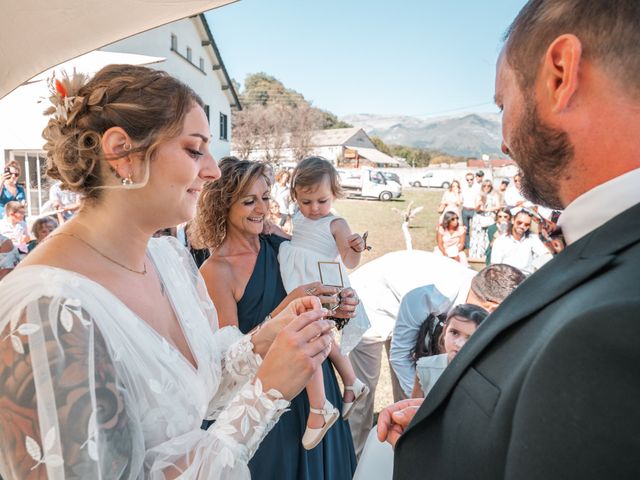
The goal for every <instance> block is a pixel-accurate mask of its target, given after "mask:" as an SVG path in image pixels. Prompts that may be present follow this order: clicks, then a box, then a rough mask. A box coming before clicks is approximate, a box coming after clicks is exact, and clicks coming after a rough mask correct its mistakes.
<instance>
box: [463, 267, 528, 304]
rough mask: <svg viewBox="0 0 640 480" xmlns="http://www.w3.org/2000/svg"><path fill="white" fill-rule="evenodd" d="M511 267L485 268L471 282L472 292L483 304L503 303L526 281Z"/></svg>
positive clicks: (522, 275)
mask: <svg viewBox="0 0 640 480" xmlns="http://www.w3.org/2000/svg"><path fill="white" fill-rule="evenodd" d="M525 278H526V277H525V275H524V273H522V272H521V271H520V270H518V269H517V268H515V267H512V266H511V265H506V264H504V263H496V264H493V265H489V266H488V267H485V268H483V269H482V270H480V271H479V272H478V274H477V275H476V276H475V277H473V280H472V281H471V291H472V292H473V293H474V295H475V296H476V297H478V298H479V299H480V300H481V301H483V302H493V303H502V301H503V300H504V299H505V298H507V297H508V296H509V295H510V294H511V292H513V291H514V290H515V289H516V287H517V286H518V285H520V284H521V283H522V281H523V280H524V279H525Z"/></svg>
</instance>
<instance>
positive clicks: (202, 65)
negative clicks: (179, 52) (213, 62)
mask: <svg viewBox="0 0 640 480" xmlns="http://www.w3.org/2000/svg"><path fill="white" fill-rule="evenodd" d="M200 70H202V71H203V72H204V58H202V57H200Z"/></svg>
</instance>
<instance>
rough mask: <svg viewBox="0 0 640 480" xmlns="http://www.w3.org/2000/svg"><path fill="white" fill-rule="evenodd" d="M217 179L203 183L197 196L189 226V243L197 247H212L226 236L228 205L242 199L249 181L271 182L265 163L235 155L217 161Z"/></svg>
mask: <svg viewBox="0 0 640 480" xmlns="http://www.w3.org/2000/svg"><path fill="white" fill-rule="evenodd" d="M219 166H220V172H221V175H220V178H219V179H218V180H216V181H214V182H207V183H205V185H204V187H203V188H202V192H201V193H200V197H199V198H198V207H197V211H196V217H195V219H194V222H193V224H192V226H191V229H190V233H191V234H192V243H193V245H194V246H197V247H198V248H209V249H211V250H215V249H216V248H218V247H219V246H220V245H222V242H224V239H225V237H226V236H227V220H228V217H229V210H231V206H232V205H233V204H234V203H236V202H237V201H238V200H239V199H240V198H242V197H243V196H244V195H245V193H246V192H247V190H248V189H249V188H250V187H251V186H252V185H253V182H255V181H256V180H258V179H260V178H264V180H265V182H267V186H269V187H270V186H271V181H270V180H269V177H268V175H267V168H268V166H267V165H266V164H264V163H260V162H252V161H250V160H238V159H237V158H236V157H224V158H223V159H222V160H220V164H219Z"/></svg>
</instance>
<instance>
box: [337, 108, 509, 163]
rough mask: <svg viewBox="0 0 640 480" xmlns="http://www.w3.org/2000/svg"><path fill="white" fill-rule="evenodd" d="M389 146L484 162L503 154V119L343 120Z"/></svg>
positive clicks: (378, 117)
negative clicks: (421, 149)
mask: <svg viewBox="0 0 640 480" xmlns="http://www.w3.org/2000/svg"><path fill="white" fill-rule="evenodd" d="M340 120H343V121H345V122H347V123H350V124H351V125H353V126H354V127H359V128H362V129H363V130H364V131H365V132H367V134H368V135H369V136H376V137H379V138H381V139H382V140H383V141H384V142H385V143H386V144H387V145H406V146H410V147H419V148H426V149H429V150H438V151H441V152H443V153H448V154H449V155H454V156H463V157H476V158H480V157H481V156H482V155H483V154H487V155H491V156H503V154H502V153H501V152H500V143H501V139H502V134H501V129H502V127H501V118H500V115H499V114H497V113H468V114H463V115H460V116H448V117H437V118H427V119H422V118H418V117H411V116H402V115H400V116H391V115H375V114H368V113H366V114H354V115H346V116H344V117H340Z"/></svg>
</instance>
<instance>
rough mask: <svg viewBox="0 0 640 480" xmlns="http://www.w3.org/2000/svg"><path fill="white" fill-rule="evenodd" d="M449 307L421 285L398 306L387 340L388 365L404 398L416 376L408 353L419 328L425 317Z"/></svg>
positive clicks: (432, 289)
mask: <svg viewBox="0 0 640 480" xmlns="http://www.w3.org/2000/svg"><path fill="white" fill-rule="evenodd" d="M449 306H450V302H449V299H448V298H447V297H445V296H443V295H442V294H441V293H440V292H439V291H438V289H436V287H435V286H434V285H425V286H424V287H419V288H416V289H414V290H411V291H410V292H409V293H407V294H406V295H405V296H404V297H403V298H402V301H401V302H400V308H399V310H398V317H397V319H396V325H395V327H394V329H393V337H392V338H391V352H390V354H389V361H390V362H391V366H392V367H393V371H394V372H395V373H396V375H397V376H398V381H399V382H400V386H401V387H402V390H403V391H404V393H405V394H406V395H407V396H411V390H412V389H413V381H414V378H415V376H416V364H415V360H414V359H413V357H412V355H411V351H412V350H413V349H414V348H415V346H416V341H417V339H418V331H419V330H420V326H421V325H422V323H423V322H424V321H425V320H426V319H427V317H428V316H429V314H431V313H435V314H436V315H439V314H441V313H443V312H446V311H447V310H448V309H449Z"/></svg>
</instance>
